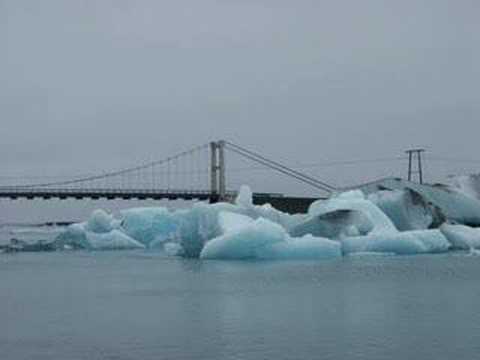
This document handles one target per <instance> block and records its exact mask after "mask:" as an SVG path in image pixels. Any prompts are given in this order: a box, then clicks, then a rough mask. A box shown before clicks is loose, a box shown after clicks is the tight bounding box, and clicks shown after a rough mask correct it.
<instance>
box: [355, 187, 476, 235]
mask: <svg viewBox="0 0 480 360" xmlns="http://www.w3.org/2000/svg"><path fill="white" fill-rule="evenodd" d="M378 188H382V189H390V190H395V189H396V190H403V189H411V190H414V191H416V192H417V193H419V194H420V195H421V196H422V197H423V199H424V200H425V201H426V202H427V203H429V204H432V205H433V206H435V207H437V208H438V209H439V210H440V213H441V214H443V215H444V217H445V219H447V220H451V221H454V222H456V223H460V224H464V225H469V226H480V201H479V200H478V199H475V198H473V197H470V196H468V195H466V194H465V193H463V192H462V191H460V190H458V189H456V188H454V187H452V186H447V185H442V184H437V185H427V184H416V183H413V182H409V181H405V180H402V179H393V178H392V179H383V180H381V181H377V182H374V183H371V184H367V185H364V186H362V190H364V191H365V192H367V193H372V192H375V191H377V189H378Z"/></svg>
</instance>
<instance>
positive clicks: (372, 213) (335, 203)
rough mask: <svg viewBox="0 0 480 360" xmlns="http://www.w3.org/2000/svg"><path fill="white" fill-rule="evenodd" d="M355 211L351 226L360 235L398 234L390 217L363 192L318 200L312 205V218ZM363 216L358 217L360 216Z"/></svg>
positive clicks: (309, 213)
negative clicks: (374, 233) (372, 233)
mask: <svg viewBox="0 0 480 360" xmlns="http://www.w3.org/2000/svg"><path fill="white" fill-rule="evenodd" d="M340 210H342V211H345V210H349V211H354V212H355V213H354V214H355V215H353V216H352V218H351V219H352V220H355V221H352V223H351V225H352V226H354V227H355V228H356V230H357V232H358V234H361V235H366V234H369V233H370V232H373V231H375V232H378V231H383V232H396V231H397V229H396V227H395V225H394V224H393V222H392V221H391V220H390V219H389V217H388V216H387V215H386V214H385V213H384V212H383V211H382V210H380V208H379V207H378V206H377V205H375V204H374V203H373V202H371V201H370V200H368V199H366V198H365V195H364V194H363V193H362V192H361V191H359V190H358V191H348V192H345V193H342V194H339V195H337V196H335V197H333V198H331V199H328V200H318V201H316V202H314V203H313V204H312V205H310V208H309V210H308V215H309V216H310V217H315V216H317V217H318V216H322V215H326V214H329V213H334V212H338V211H340ZM359 213H360V214H362V215H358V214H359Z"/></svg>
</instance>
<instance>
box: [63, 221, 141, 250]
mask: <svg viewBox="0 0 480 360" xmlns="http://www.w3.org/2000/svg"><path fill="white" fill-rule="evenodd" d="M88 229H89V227H88V223H79V224H72V225H70V226H68V227H67V229H66V230H65V232H64V233H62V234H61V235H59V237H58V238H57V239H56V243H57V244H58V247H59V248H65V247H67V246H68V247H73V248H77V249H78V248H80V249H87V250H123V249H141V248H144V245H143V244H141V243H139V242H138V241H136V240H134V239H132V238H131V237H129V236H128V235H126V234H125V233H123V232H122V231H120V230H117V229H114V230H112V231H109V232H92V231H89V230H88Z"/></svg>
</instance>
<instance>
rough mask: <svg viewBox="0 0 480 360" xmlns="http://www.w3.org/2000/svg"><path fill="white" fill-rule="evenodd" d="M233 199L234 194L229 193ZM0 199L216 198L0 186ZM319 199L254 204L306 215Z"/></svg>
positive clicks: (277, 197)
mask: <svg viewBox="0 0 480 360" xmlns="http://www.w3.org/2000/svg"><path fill="white" fill-rule="evenodd" d="M227 196H228V197H229V198H230V199H233V198H234V197H235V196H236V192H228V193H227ZM0 198H4V199H12V200H15V199H22V198H24V199H28V200H33V199H60V200H64V199H76V200H81V199H92V200H98V199H107V200H134V199H137V200H147V199H151V200H198V201H209V202H212V203H213V202H217V201H218V195H216V194H212V193H211V192H209V191H202V190H186V191H185V190H155V189H142V190H138V189H101V188H98V189H34V188H28V187H0ZM317 199H318V198H311V197H288V196H284V195H283V194H277V193H254V194H253V202H254V204H256V205H263V204H267V203H269V204H271V205H272V206H273V207H274V208H276V209H278V210H281V211H284V212H288V213H292V214H293V213H305V212H307V210H308V207H309V206H310V204H311V203H312V202H314V201H315V200H317Z"/></svg>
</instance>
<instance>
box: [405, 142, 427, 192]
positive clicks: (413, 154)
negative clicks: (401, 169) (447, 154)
mask: <svg viewBox="0 0 480 360" xmlns="http://www.w3.org/2000/svg"><path fill="white" fill-rule="evenodd" d="M405 152H406V153H407V154H408V181H412V179H413V175H414V174H418V182H419V183H420V184H423V168H422V153H424V152H425V149H410V150H407V151H405ZM415 159H416V160H417V161H416V163H417V165H416V167H417V169H416V170H414V169H413V168H414V163H415Z"/></svg>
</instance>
